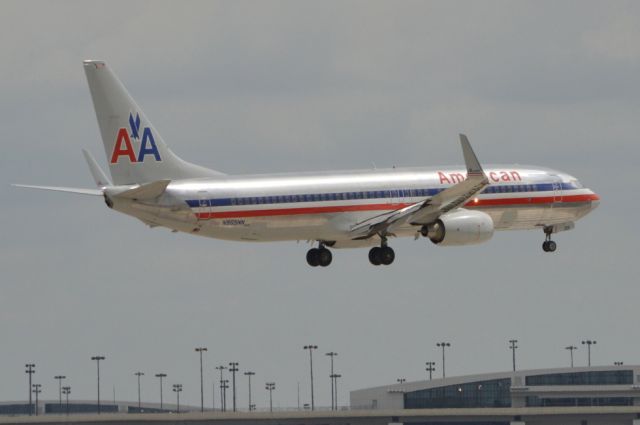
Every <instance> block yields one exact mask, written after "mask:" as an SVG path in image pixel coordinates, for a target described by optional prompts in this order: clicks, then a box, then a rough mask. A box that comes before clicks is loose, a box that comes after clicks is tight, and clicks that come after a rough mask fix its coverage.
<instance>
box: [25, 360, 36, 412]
mask: <svg viewBox="0 0 640 425" xmlns="http://www.w3.org/2000/svg"><path fill="white" fill-rule="evenodd" d="M24 367H26V368H27V370H25V373H26V374H28V375H29V388H28V390H29V416H31V414H32V413H33V401H32V400H33V399H32V398H31V375H33V374H34V373H36V371H35V370H33V368H35V367H36V365H35V363H27V364H26V365H24Z"/></svg>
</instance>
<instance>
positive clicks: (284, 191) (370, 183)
mask: <svg viewBox="0 0 640 425" xmlns="http://www.w3.org/2000/svg"><path fill="white" fill-rule="evenodd" d="M485 174H486V176H487V177H488V179H489V182H490V185H489V186H488V187H487V188H485V190H484V191H483V192H482V193H481V194H479V195H478V196H477V197H476V198H474V199H472V200H471V201H469V202H468V203H467V204H466V205H465V206H464V208H467V209H477V210H481V211H483V212H485V213H487V214H489V215H490V216H491V218H492V220H493V223H494V227H495V229H496V230H509V229H534V228H540V227H543V226H551V225H555V224H561V223H572V222H575V221H576V220H578V219H580V218H581V217H583V216H584V215H586V214H587V213H589V212H590V211H591V210H592V209H593V208H595V207H596V206H597V205H598V203H599V197H598V195H596V194H595V193H594V192H593V191H591V190H589V189H586V188H583V187H582V186H581V184H580V183H579V182H578V180H577V179H576V178H574V177H572V176H570V175H568V174H566V173H562V172H559V171H554V170H550V169H546V168H541V167H523V166H516V165H506V166H488V167H486V168H485ZM465 177H466V171H465V169H464V168H463V167H453V168H447V167H441V168H395V169H385V170H361V171H340V172H326V173H302V174H272V175H249V176H221V177H219V178H218V177H216V178H206V179H189V180H177V181H172V182H171V183H170V184H169V186H168V187H167V189H166V191H165V192H164V194H162V195H161V196H160V197H159V198H157V199H155V200H152V201H142V200H130V199H121V198H117V197H116V198H110V196H109V195H110V193H117V192H119V191H122V190H125V189H131V187H132V186H127V187H116V188H110V189H107V190H106V192H105V196H106V197H107V199H108V201H109V202H110V203H111V205H112V207H113V208H114V209H116V210H118V211H120V212H123V213H125V214H129V215H132V216H134V217H137V218H139V219H141V220H142V221H144V222H145V223H147V224H149V225H151V226H163V227H167V228H170V229H173V230H176V231H182V232H188V233H192V234H198V235H202V236H207V237H213V238H219V239H227V240H237V241H284V240H313V241H315V240H319V241H327V242H332V243H334V244H333V246H335V247H336V248H341V247H358V246H366V245H376V244H378V243H379V240H377V239H375V238H371V239H369V240H358V241H354V240H352V238H350V237H349V232H350V230H351V229H352V227H353V226H354V225H355V224H356V223H359V222H362V221H363V220H367V219H370V218H372V217H374V216H377V215H379V214H381V213H384V212H388V211H392V210H397V209H400V208H403V207H405V206H408V205H411V204H414V203H416V202H419V201H421V200H424V199H427V198H429V197H431V196H433V195H435V194H436V193H438V192H439V191H441V190H443V189H445V188H447V187H450V186H453V185H455V184H456V183H459V182H461V181H462V180H464V179H465ZM418 230H419V226H415V225H410V224H407V225H405V226H403V227H401V228H400V229H399V230H398V231H396V232H394V233H395V235H396V236H399V237H400V236H414V235H415V234H416V232H417V231H418Z"/></svg>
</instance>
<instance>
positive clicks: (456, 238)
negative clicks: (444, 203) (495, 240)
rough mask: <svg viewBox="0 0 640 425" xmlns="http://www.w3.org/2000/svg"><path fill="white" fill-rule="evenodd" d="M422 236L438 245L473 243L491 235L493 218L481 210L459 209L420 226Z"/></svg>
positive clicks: (480, 241) (484, 239)
mask: <svg viewBox="0 0 640 425" xmlns="http://www.w3.org/2000/svg"><path fill="white" fill-rule="evenodd" d="M420 232H421V233H422V235H423V236H425V237H427V238H429V239H430V240H431V242H433V243H434V244H436V245H440V246H455V245H474V244H479V243H482V242H486V241H488V240H489V239H491V237H492V236H493V220H492V219H491V217H490V216H489V214H486V213H483V212H481V211H469V210H465V209H459V210H456V211H454V212H451V213H447V214H444V215H442V216H440V218H438V220H436V221H435V222H434V223H432V224H428V225H425V226H422V229H421V230H420Z"/></svg>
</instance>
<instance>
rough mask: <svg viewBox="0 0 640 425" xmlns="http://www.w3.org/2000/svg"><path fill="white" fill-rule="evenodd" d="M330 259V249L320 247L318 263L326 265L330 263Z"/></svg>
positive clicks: (331, 256) (331, 258)
mask: <svg viewBox="0 0 640 425" xmlns="http://www.w3.org/2000/svg"><path fill="white" fill-rule="evenodd" d="M331 260H333V255H331V251H329V250H328V249H327V248H320V249H319V250H318V264H319V265H320V266H322V267H327V266H328V265H329V264H331Z"/></svg>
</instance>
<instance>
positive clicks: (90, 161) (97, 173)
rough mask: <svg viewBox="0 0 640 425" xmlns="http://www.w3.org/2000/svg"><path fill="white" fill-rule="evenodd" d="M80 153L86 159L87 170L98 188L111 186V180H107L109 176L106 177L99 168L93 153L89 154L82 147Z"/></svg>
mask: <svg viewBox="0 0 640 425" xmlns="http://www.w3.org/2000/svg"><path fill="white" fill-rule="evenodd" d="M82 154H83V155H84V159H85V160H86V161H87V165H88V166H89V171H90V172H91V175H92V176H93V180H95V182H96V185H97V186H98V187H100V188H104V187H106V186H111V180H109V177H107V175H106V174H105V173H104V171H102V168H100V166H99V165H98V163H97V162H96V160H95V158H94V157H93V155H91V154H90V153H89V151H87V150H86V149H82Z"/></svg>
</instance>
